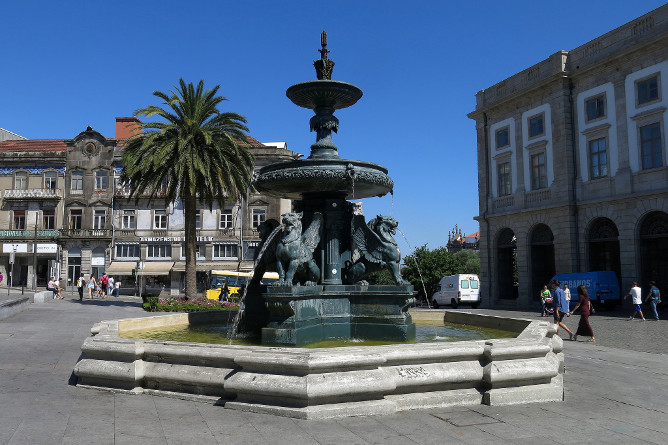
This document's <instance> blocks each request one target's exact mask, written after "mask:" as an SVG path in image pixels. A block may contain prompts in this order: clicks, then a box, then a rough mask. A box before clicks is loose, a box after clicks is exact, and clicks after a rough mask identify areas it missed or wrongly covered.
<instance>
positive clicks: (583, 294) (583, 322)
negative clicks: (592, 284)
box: [571, 284, 596, 342]
mask: <svg viewBox="0 0 668 445" xmlns="http://www.w3.org/2000/svg"><path fill="white" fill-rule="evenodd" d="M577 291H578V304H576V305H575V307H574V308H573V310H572V311H571V313H574V312H575V311H577V310H578V309H580V322H579V323H578V330H577V331H575V335H574V336H573V340H575V341H578V335H583V336H585V337H591V338H590V339H589V340H587V341H591V342H594V341H596V339H595V338H594V330H593V329H592V328H591V325H590V324H589V315H590V314H591V300H590V299H589V293H588V292H587V288H586V287H585V286H584V284H581V285H579V286H578V289H577Z"/></svg>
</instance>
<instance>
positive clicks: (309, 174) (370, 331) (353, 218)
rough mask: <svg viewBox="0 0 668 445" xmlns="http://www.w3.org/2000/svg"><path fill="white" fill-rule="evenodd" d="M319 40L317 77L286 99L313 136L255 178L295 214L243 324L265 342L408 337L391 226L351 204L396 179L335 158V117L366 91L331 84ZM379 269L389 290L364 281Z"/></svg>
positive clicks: (407, 294) (270, 252)
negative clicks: (304, 112)
mask: <svg viewBox="0 0 668 445" xmlns="http://www.w3.org/2000/svg"><path fill="white" fill-rule="evenodd" d="M321 43H322V49H321V50H319V51H320V54H321V58H320V59H319V60H316V61H315V62H314V65H315V68H316V73H317V77H318V80H313V81H310V82H303V83H298V84H296V85H293V86H291V87H290V88H288V90H287V93H286V94H287V96H288V97H289V98H290V100H292V102H294V103H295V104H297V105H299V106H300V107H304V108H309V109H312V110H314V111H315V116H313V117H312V118H311V121H310V124H311V130H312V131H315V132H316V134H317V138H316V142H315V144H313V145H312V146H311V155H310V156H309V157H308V158H306V159H299V160H295V161H289V162H280V163H277V164H272V165H268V166H266V167H264V168H262V170H260V172H259V174H258V176H257V177H256V179H255V181H254V185H255V188H256V189H257V190H259V191H260V192H262V193H265V194H267V195H271V196H276V197H280V198H289V199H292V200H293V201H294V205H295V212H293V213H289V214H286V215H284V216H283V221H282V224H283V231H282V234H280V235H279V236H278V237H276V238H275V239H273V240H268V239H266V238H265V240H264V242H265V243H273V244H272V245H271V246H268V247H270V248H269V249H267V250H266V253H265V255H264V257H263V258H261V259H260V260H259V263H260V267H259V268H258V271H257V272H258V273H257V274H256V277H258V276H259V277H261V276H262V273H263V272H265V271H266V270H276V271H277V272H278V273H279V276H280V280H279V282H278V283H277V284H275V285H272V286H268V287H266V286H265V287H259V286H251V288H249V291H248V292H249V293H248V296H247V299H246V311H245V313H244V320H243V321H244V323H243V324H242V328H243V327H244V326H245V329H246V330H251V331H253V330H255V331H257V330H258V329H260V328H261V333H262V343H263V344H286V345H306V344H310V343H314V342H317V341H321V340H329V339H350V338H358V339H366V340H403V341H405V340H412V339H414V338H415V325H414V324H413V322H412V320H411V316H410V314H409V313H408V307H409V306H410V304H411V303H412V302H414V292H413V286H411V285H410V284H408V283H407V282H405V281H404V280H403V279H402V278H401V274H400V272H399V261H400V258H401V257H400V253H399V249H398V248H397V243H396V242H395V240H394V239H393V235H394V233H395V230H396V227H397V222H396V221H395V220H394V219H393V218H391V217H383V216H377V217H376V218H373V219H372V220H371V221H369V222H368V223H367V222H365V220H364V216H363V215H357V214H355V213H356V211H355V210H356V208H355V207H354V205H353V204H352V203H351V202H349V201H347V199H353V198H354V199H361V198H369V197H373V196H383V195H385V194H387V193H388V192H392V188H393V186H394V183H393V182H392V179H390V177H389V176H388V175H387V169H385V168H384V167H382V166H380V165H377V164H373V163H370V162H363V161H353V160H349V159H343V158H341V157H340V156H339V154H338V148H337V146H336V145H335V144H334V142H333V141H332V132H337V130H338V126H339V121H338V119H337V118H336V117H334V112H335V111H336V110H338V109H341V108H346V107H349V106H351V105H353V104H355V102H357V101H358V100H359V99H360V98H361V97H362V91H361V90H360V89H359V88H357V87H356V86H355V85H351V84H349V83H345V82H339V81H334V80H331V75H332V70H333V68H334V61H332V60H330V59H328V58H327V53H328V52H329V51H328V50H327V34H326V33H325V32H324V31H323V33H322V38H321ZM266 224H267V225H268V226H269V227H275V226H277V225H278V224H279V223H278V222H276V221H268V222H266ZM261 232H264V233H267V232H269V230H264V231H263V230H261ZM380 268H387V269H388V270H389V271H390V273H391V274H392V277H393V278H394V280H395V283H396V284H395V285H394V286H374V285H369V284H368V283H367V282H366V281H364V280H363V278H364V275H365V274H366V273H368V272H371V271H375V270H378V269H380ZM253 281H254V283H257V282H258V281H259V280H258V279H257V278H256V279H255V280H253Z"/></svg>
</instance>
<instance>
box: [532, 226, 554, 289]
mask: <svg viewBox="0 0 668 445" xmlns="http://www.w3.org/2000/svg"><path fill="white" fill-rule="evenodd" d="M530 245H531V263H530V267H531V298H532V299H533V298H534V297H536V298H537V296H538V293H539V292H540V290H541V289H542V288H543V286H545V285H546V284H547V283H548V282H549V281H550V279H551V278H552V277H553V276H554V275H555V273H556V271H555V266H554V235H553V234H552V230H551V229H550V228H549V227H548V226H547V225H545V224H538V225H536V226H535V227H534V228H533V230H532V231H531V237H530Z"/></svg>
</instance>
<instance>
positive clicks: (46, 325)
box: [0, 295, 668, 445]
mask: <svg viewBox="0 0 668 445" xmlns="http://www.w3.org/2000/svg"><path fill="white" fill-rule="evenodd" d="M458 310H462V311H466V310H467V309H466V308H461V309H458ZM472 312H478V313H481V312H482V313H487V314H494V315H500V316H514V317H522V318H531V319H540V317H539V316H538V312H521V311H494V310H489V309H480V310H475V311H472ZM627 312H628V311H626V310H623V309H622V310H620V311H618V312H611V313H601V314H600V315H596V316H594V317H592V319H591V323H592V326H593V329H594V331H595V333H596V338H597V342H596V343H595V344H592V343H587V342H581V341H578V342H569V341H566V342H564V354H565V363H566V374H565V376H564V386H565V400H564V401H563V402H552V403H536V404H529V405H520V406H493V407H490V406H484V405H475V406H470V407H455V408H442V409H431V410H417V411H409V412H403V413H400V414H396V415H392V416H368V417H352V418H344V419H333V420H324V421H304V420H295V419H289V418H281V417H275V416H270V415H263V414H254V413H245V412H240V411H234V410H228V409H224V408H222V407H220V406H215V405H213V404H211V403H205V402H200V401H188V400H179V399H171V398H165V397H157V396H149V395H127V394H118V393H111V392H103V391H96V390H91V389H83V388H78V387H76V386H73V385H72V383H73V381H72V369H73V367H74V365H75V363H76V362H77V361H78V359H79V357H80V347H81V344H82V343H83V341H84V339H85V338H86V337H88V336H89V335H90V328H91V326H92V325H93V324H94V323H96V322H98V321H100V320H112V319H119V318H128V317H142V316H147V315H151V314H148V313H145V312H143V311H142V310H141V308H140V300H139V299H137V298H133V297H121V298H106V299H104V300H92V301H91V300H84V301H83V302H79V301H78V298H76V297H73V296H72V295H66V298H65V300H57V301H52V302H49V303H46V304H32V305H30V307H29V308H28V309H27V310H25V311H23V312H21V313H19V314H16V315H14V316H12V317H9V318H7V319H4V320H0V406H1V407H2V411H1V412H2V415H1V416H0V444H9V445H17V444H21V445H22V444H31V445H32V444H132V445H138V444H139V445H143V444H193V443H196V444H198V445H200V444H236V443H239V444H262V445H267V444H272V445H273V444H290V445H294V444H295V443H299V444H300V445H307V444H337V445H338V444H341V443H345V444H394V443H396V444H402V445H406V444H450V443H452V444H487V443H494V444H495V445H497V444H541V445H543V444H582V443H596V444H624V445H626V444H636V443H638V444H647V443H653V444H666V443H668V423H667V422H666V419H667V418H668V404H667V403H666V400H668V357H667V356H666V355H665V354H666V342H665V341H664V339H663V336H662V337H661V338H659V336H661V335H662V334H665V333H666V332H668V331H667V329H666V328H667V327H668V324H666V322H665V321H659V322H654V321H647V322H644V323H642V322H639V321H635V322H630V321H626V320H625V318H628V313H627ZM663 314H665V313H661V314H660V315H663ZM577 318H578V317H577V316H576V317H575V318H573V317H571V318H569V319H567V324H568V325H569V326H570V327H572V328H575V327H576V326H577ZM562 336H563V334H562ZM617 343H619V344H617ZM643 351H646V352H643ZM649 352H651V353H649Z"/></svg>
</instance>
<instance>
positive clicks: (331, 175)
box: [74, 34, 564, 419]
mask: <svg viewBox="0 0 668 445" xmlns="http://www.w3.org/2000/svg"><path fill="white" fill-rule="evenodd" d="M326 43H327V42H326V35H324V34H323V39H322V50H320V52H321V54H322V57H321V59H320V60H318V61H316V62H315V65H316V69H317V70H318V80H317V81H313V82H305V83H301V84H297V85H294V86H293V87H291V88H289V89H288V92H287V94H288V97H290V98H291V99H292V100H293V102H295V103H296V104H298V105H300V106H305V107H307V108H311V109H314V110H315V112H316V115H315V116H314V117H313V118H312V119H311V127H312V128H313V129H314V130H315V131H316V132H317V134H318V136H317V141H316V143H315V144H313V146H312V147H311V155H310V156H309V157H308V158H307V159H303V160H299V161H293V162H286V163H281V164H274V165H270V166H267V167H265V168H264V169H262V170H261V171H260V174H259V176H258V178H257V181H256V187H257V188H258V189H260V190H262V191H263V192H265V193H271V194H275V195H277V196H283V197H289V198H293V199H295V200H296V201H297V202H296V207H297V212H295V213H289V214H286V215H284V216H283V220H282V222H281V223H279V222H278V221H275V220H274V221H267V223H266V224H265V225H264V226H263V227H261V228H260V229H261V232H262V233H263V234H264V238H265V245H264V246H262V247H263V248H265V254H264V256H263V257H261V258H259V259H258V262H257V267H256V275H255V276H254V277H253V282H252V283H251V284H250V285H249V287H248V295H247V297H246V307H245V310H244V318H243V324H242V328H243V329H245V330H247V331H257V332H261V335H262V340H263V342H264V343H267V344H276V343H278V344H284V345H303V344H308V343H311V342H314V341H317V340H321V339H328V338H351V337H352V338H365V339H391V340H409V339H412V338H413V337H414V335H415V327H414V324H413V322H412V319H411V316H410V314H408V312H407V307H408V306H409V305H410V303H411V302H412V301H413V289H412V287H411V286H410V285H408V284H406V283H404V282H403V281H402V279H401V276H400V274H399V269H398V265H399V250H398V249H397V246H396V243H395V242H394V240H393V238H392V234H393V233H394V230H395V229H396V225H397V223H396V221H394V219H392V218H385V217H380V216H379V217H376V218H373V219H371V221H369V222H368V223H366V222H365V220H364V217H363V216H362V215H358V214H356V213H355V211H354V207H353V205H352V204H351V203H350V202H348V201H347V200H346V199H347V198H353V197H354V198H363V197H371V196H379V195H381V196H382V195H384V194H386V193H387V192H390V191H391V190H392V185H393V184H392V180H391V179H390V178H389V177H388V176H387V171H386V170H385V169H384V168H383V167H381V166H379V165H376V164H371V163H367V162H361V161H349V160H345V159H341V158H340V157H339V155H338V150H337V148H336V146H335V145H334V144H333V142H332V140H331V132H332V130H333V131H336V130H337V127H338V121H337V120H336V118H335V117H334V115H333V114H334V111H335V110H336V109H338V108H344V107H346V106H350V105H352V104H354V103H355V102H356V101H357V100H358V99H359V98H360V97H361V96H362V92H361V91H360V90H359V89H358V88H357V87H355V86H353V85H350V84H346V83H343V82H335V81H332V80H330V79H329V78H327V77H328V76H331V71H332V67H333V65H334V62H332V61H331V60H328V59H327V49H326ZM353 190H354V192H353ZM274 229H276V233H278V230H279V229H282V230H281V233H280V234H279V235H278V236H276V237H274V238H273V239H272V238H271V237H270V234H271V233H272V232H273V231H274ZM381 267H386V268H388V269H389V270H390V271H391V272H392V274H393V277H394V278H395V281H396V285H394V286H373V285H368V284H366V283H365V282H364V281H363V278H364V275H365V273H367V272H369V271H371V270H374V269H378V268H381ZM272 268H275V269H276V270H277V271H278V272H279V274H280V276H281V280H282V282H281V283H279V284H277V285H275V286H266V285H262V284H261V283H260V277H262V275H263V273H264V271H265V270H268V269H272ZM415 315H416V317H422V318H430V317H432V316H433V317H434V320H438V321H445V322H452V323H459V324H468V325H472V326H479V327H487V328H496V329H502V330H506V331H512V332H515V333H516V334H517V337H516V338H504V339H491V340H471V341H460V342H452V343H441V342H437V343H410V342H407V343H404V344H391V345H379V346H350V347H338V348H324V349H320V348H286V347H266V346H243V345H215V344H200V343H187V342H183V343H180V342H174V341H162V340H140V339H137V338H134V337H133V336H132V334H131V332H133V331H134V330H137V329H140V330H144V329H151V328H157V327H176V326H186V325H198V324H209V323H215V324H218V323H224V322H227V321H228V318H227V316H228V314H226V313H224V312H222V311H206V312H196V313H189V314H188V313H180V314H169V315H162V316H155V317H146V318H133V319H126V320H111V321H103V322H100V323H98V324H96V325H95V326H93V328H92V329H91V334H92V336H91V337H89V338H87V339H86V340H85V341H84V343H83V345H82V346H81V350H82V352H83V356H82V358H81V360H80V361H79V362H78V363H77V365H76V366H75V368H74V374H75V376H76V377H77V386H79V387H87V388H98V389H105V390H110V391H116V392H117V391H122V392H128V393H134V394H156V395H163V396H167V397H178V398H193V399H196V400H201V401H208V402H210V403H216V404H218V405H222V406H224V407H225V408H228V409H237V410H247V411H254V412H259V413H271V414H276V415H281V416H289V417H295V418H301V419H326V418H331V417H341V416H355V415H369V414H393V413H396V412H399V411H404V410H411V409H416V408H444V407H449V406H462V405H474V404H481V403H483V404H487V405H505V404H516V403H527V402H549V401H558V400H562V398H563V392H564V389H563V386H564V384H563V374H564V356H563V352H562V349H563V342H562V340H561V339H560V338H559V337H558V336H556V335H555V333H556V330H555V326H554V324H552V323H549V322H547V321H532V320H521V319H511V318H508V317H494V316H485V315H477V314H467V313H465V312H462V311H446V312H445V313H443V312H440V311H418V312H416V313H415Z"/></svg>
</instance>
